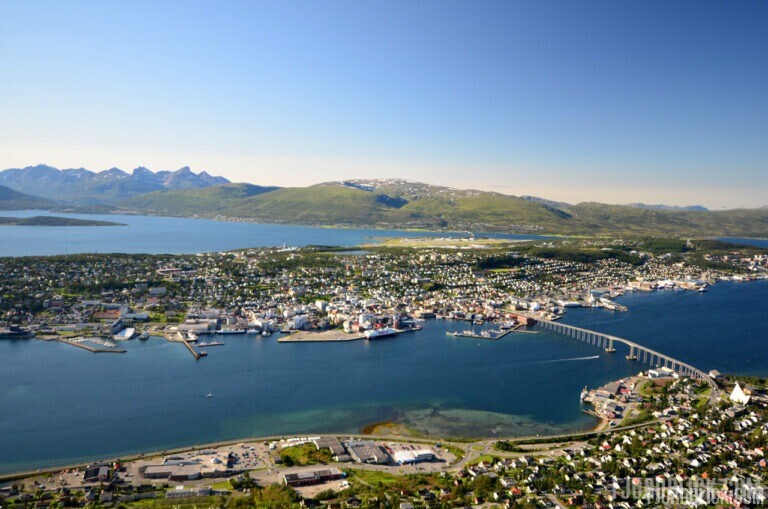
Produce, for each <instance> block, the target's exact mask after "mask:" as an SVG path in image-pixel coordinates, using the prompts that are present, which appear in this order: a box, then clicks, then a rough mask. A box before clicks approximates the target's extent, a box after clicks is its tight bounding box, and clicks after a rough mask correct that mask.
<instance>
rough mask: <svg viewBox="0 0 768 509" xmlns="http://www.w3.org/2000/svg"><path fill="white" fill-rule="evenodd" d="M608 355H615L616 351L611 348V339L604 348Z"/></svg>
mask: <svg viewBox="0 0 768 509" xmlns="http://www.w3.org/2000/svg"><path fill="white" fill-rule="evenodd" d="M605 351H606V352H608V353H616V349H615V348H614V347H613V339H610V338H608V346H607V347H606V348H605Z"/></svg>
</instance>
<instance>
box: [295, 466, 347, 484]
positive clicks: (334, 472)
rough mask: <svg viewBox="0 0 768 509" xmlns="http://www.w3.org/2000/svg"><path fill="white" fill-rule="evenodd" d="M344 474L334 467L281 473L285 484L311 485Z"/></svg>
mask: <svg viewBox="0 0 768 509" xmlns="http://www.w3.org/2000/svg"><path fill="white" fill-rule="evenodd" d="M342 477H344V474H342V473H341V471H340V470H338V469H335V468H325V469H322V470H312V471H304V472H288V473H286V474H283V482H284V483H285V484H286V486H292V487H296V486H311V485H313V484H320V483H324V482H328V481H334V480H336V479H341V478H342Z"/></svg>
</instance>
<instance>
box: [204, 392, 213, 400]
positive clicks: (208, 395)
mask: <svg viewBox="0 0 768 509" xmlns="http://www.w3.org/2000/svg"><path fill="white" fill-rule="evenodd" d="M205 397H206V398H207V399H210V398H212V397H213V394H211V393H210V392H209V393H208V394H206V395H205Z"/></svg>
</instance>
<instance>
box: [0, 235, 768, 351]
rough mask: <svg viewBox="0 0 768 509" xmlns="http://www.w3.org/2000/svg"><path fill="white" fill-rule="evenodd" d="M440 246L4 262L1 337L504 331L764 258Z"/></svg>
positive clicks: (599, 247)
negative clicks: (457, 324) (435, 322)
mask: <svg viewBox="0 0 768 509" xmlns="http://www.w3.org/2000/svg"><path fill="white" fill-rule="evenodd" d="M438 246H439V247H432V246H431V245H430V244H429V243H424V244H423V245H419V246H417V247H408V248H403V247H392V246H387V245H384V246H368V247H366V248H365V249H363V250H360V251H359V252H354V251H353V252H349V251H347V250H341V249H335V248H320V247H309V248H303V249H297V248H286V247H283V248H272V249H266V248H262V249H253V250H243V251H235V252H225V253H203V254H198V255H120V254H103V255H102V254H98V255H96V254H79V255H72V256H52V257H28V258H24V257H21V258H5V259H0V327H3V328H1V329H0V337H23V336H25V335H27V336H30V335H31V334H34V335H35V336H36V337H37V338H39V339H64V340H67V341H68V342H69V343H71V344H76V345H81V346H87V345H90V346H88V348H90V349H92V350H93V351H98V352H101V351H109V350H110V348H111V349H113V350H115V351H120V349H119V348H116V344H115V343H114V342H113V341H112V339H113V338H114V339H117V340H120V339H130V338H131V337H133V336H134V335H139V334H141V333H144V336H143V337H145V338H146V337H147V336H148V335H149V334H152V335H157V336H161V337H166V338H167V339H170V340H180V341H182V342H187V341H194V340H195V339H196V337H198V336H199V335H200V334H209V333H214V332H218V333H223V334H234V333H246V332H250V333H261V334H264V335H268V334H271V333H272V332H276V331H283V332H296V331H309V332H317V331H328V330H331V331H334V332H333V333H332V334H331V335H330V336H327V337H329V338H330V339H339V338H345V337H347V338H348V337H350V336H349V335H351V337H358V338H360V337H363V336H362V333H364V332H365V331H366V330H367V331H373V330H376V329H381V328H387V330H389V329H392V330H396V331H403V330H417V329H418V323H417V321H418V320H424V319H430V318H446V319H458V320H468V321H471V322H477V323H482V322H485V321H489V322H499V323H501V324H503V323H505V322H509V321H510V320H514V319H515V318H518V319H519V318H520V315H519V314H516V312H518V311H523V312H525V313H526V314H527V316H534V317H535V316H541V317H543V318H548V319H557V318H558V316H560V315H562V314H563V313H564V312H566V310H567V308H569V307H572V306H599V307H605V308H607V309H612V310H616V311H619V312H620V311H621V310H622V306H621V305H619V304H617V303H615V302H614V301H613V300H612V298H613V297H616V296H618V295H621V294H623V293H626V292H632V291H652V290H655V289H671V290H678V291H679V290H688V291H706V287H707V286H708V285H709V284H712V283H714V282H716V281H719V280H737V281H747V280H750V279H755V278H764V277H765V275H766V272H765V270H766V267H767V266H768V254H766V253H765V250H763V249H760V248H749V247H744V246H731V245H728V244H724V243H720V242H717V241H706V240H704V241H693V242H692V241H669V240H666V241H659V240H653V239H650V240H647V241H638V240H634V241H622V240H594V239H590V240H561V241H548V242H543V243H542V242H530V243H518V244H514V243H508V244H499V243H487V244H484V243H483V242H482V240H473V239H458V240H453V241H452V242H451V243H449V244H445V243H439V244H438ZM126 330H127V333H126ZM345 334H346V335H345ZM305 337H307V336H305ZM308 337H309V338H311V337H312V335H311V334H310V335H309V336H308ZM74 338H78V341H79V342H75V341H73V339H74ZM85 343H87V345H86V344H85Z"/></svg>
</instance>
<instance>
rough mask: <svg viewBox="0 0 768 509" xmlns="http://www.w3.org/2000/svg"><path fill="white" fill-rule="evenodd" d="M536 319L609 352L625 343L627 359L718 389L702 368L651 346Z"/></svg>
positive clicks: (539, 324) (715, 390)
mask: <svg viewBox="0 0 768 509" xmlns="http://www.w3.org/2000/svg"><path fill="white" fill-rule="evenodd" d="M536 321H537V322H538V326H540V327H541V328H543V329H546V330H550V331H552V332H555V333H557V334H561V335H563V336H567V337H569V338H572V339H575V340H577V341H581V342H582V343H586V344H588V345H592V346H594V347H596V348H601V349H603V350H605V351H606V352H608V353H613V352H616V348H615V346H616V345H618V344H623V345H625V346H626V347H627V348H628V349H629V353H628V354H627V355H626V358H627V360H630V361H640V362H643V363H645V364H648V365H650V366H653V367H666V368H669V369H671V370H672V371H673V372H675V373H678V374H679V375H680V376H686V377H689V378H692V379H694V380H699V381H701V382H706V383H707V384H709V386H710V387H712V393H713V394H716V393H717V391H718V387H717V384H716V383H715V381H714V380H713V379H712V378H711V377H710V376H709V375H707V374H706V373H704V372H703V371H701V370H700V369H698V368H695V367H693V366H691V365H690V364H687V363H685V362H682V361H680V360H677V359H675V358H673V357H670V356H669V355H665V354H663V353H660V352H657V351H655V350H651V349H650V348H647V347H645V346H643V345H640V344H638V343H635V342H634V341H630V340H628V339H624V338H620V337H618V336H612V335H610V334H603V333H602V332H596V331H593V330H589V329H583V328H581V327H575V326H573V325H566V324H563V323H559V322H557V323H556V322H553V321H551V320H546V319H543V318H536Z"/></svg>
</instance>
